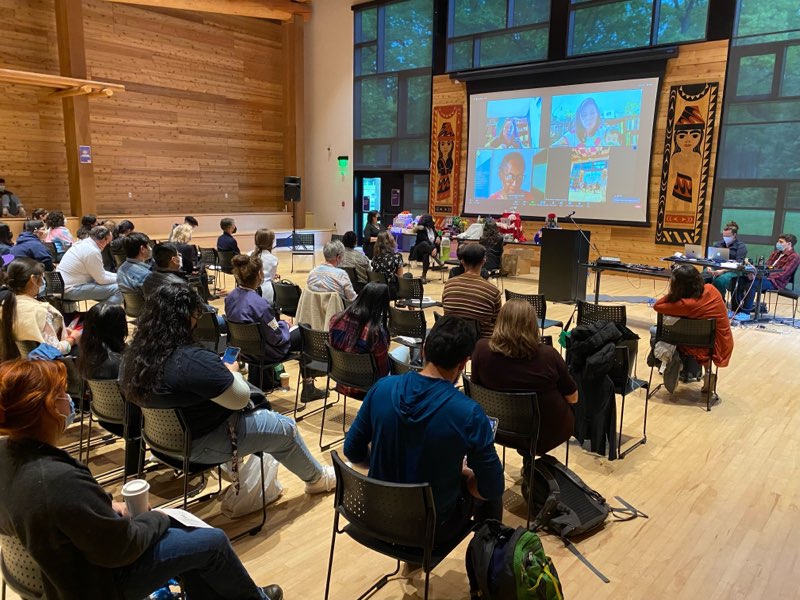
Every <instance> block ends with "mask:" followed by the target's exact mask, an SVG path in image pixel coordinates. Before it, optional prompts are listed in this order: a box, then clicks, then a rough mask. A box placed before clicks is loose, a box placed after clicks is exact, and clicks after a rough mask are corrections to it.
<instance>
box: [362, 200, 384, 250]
mask: <svg viewBox="0 0 800 600" xmlns="http://www.w3.org/2000/svg"><path fill="white" fill-rule="evenodd" d="M380 219H381V213H380V211H377V210H371V211H369V213H367V224H366V226H365V227H364V241H363V242H362V244H361V249H362V250H364V254H365V255H366V256H367V258H370V259H371V258H372V250H373V248H375V242H377V241H378V234H379V233H380V232H381V231H386V227H384V226H383V225H382V224H381V223H379V222H378V221H380Z"/></svg>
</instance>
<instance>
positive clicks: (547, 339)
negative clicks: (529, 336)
mask: <svg viewBox="0 0 800 600" xmlns="http://www.w3.org/2000/svg"><path fill="white" fill-rule="evenodd" d="M539 342H541V343H542V344H544V345H545V346H550V347H551V348H552V347H553V336H552V335H543V336H542V337H540V338H539Z"/></svg>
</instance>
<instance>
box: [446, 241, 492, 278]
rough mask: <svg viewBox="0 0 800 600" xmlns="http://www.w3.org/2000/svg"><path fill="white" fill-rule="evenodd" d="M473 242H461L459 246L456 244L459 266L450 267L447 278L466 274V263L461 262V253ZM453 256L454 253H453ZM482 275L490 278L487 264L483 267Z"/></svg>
mask: <svg viewBox="0 0 800 600" xmlns="http://www.w3.org/2000/svg"><path fill="white" fill-rule="evenodd" d="M470 243H471V242H467V243H465V242H459V243H458V246H456V259H458V261H459V264H458V266H455V267H453V268H452V269H450V272H449V273H448V274H447V278H448V279H450V278H452V277H458V276H459V275H463V274H464V265H462V264H461V255H462V254H463V253H464V250H465V249H466V247H467V246H469V244H470ZM451 256H452V255H451ZM481 277H483V278H484V279H489V271H488V270H487V269H486V265H484V266H483V267H482V268H481Z"/></svg>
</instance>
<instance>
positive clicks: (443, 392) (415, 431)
mask: <svg viewBox="0 0 800 600" xmlns="http://www.w3.org/2000/svg"><path fill="white" fill-rule="evenodd" d="M475 343H476V332H475V329H474V327H473V326H472V325H470V324H469V323H468V322H467V321H466V320H464V319H462V318H460V317H454V316H447V315H445V316H444V317H442V318H440V319H439V320H438V321H437V322H436V323H435V324H434V326H433V329H431V331H430V333H429V334H428V336H427V337H426V338H425V347H424V350H423V353H424V357H425V361H426V362H425V367H424V368H423V369H422V371H420V372H419V373H417V372H414V371H411V372H409V373H406V374H405V375H398V376H393V377H384V378H383V379H381V380H379V381H378V382H377V383H376V384H375V385H374V386H372V388H371V389H370V391H369V393H368V394H367V396H366V398H364V402H363V403H362V404H361V408H360V409H359V411H358V415H357V416H356V418H355V420H354V421H353V424H352V425H351V426H350V430H349V431H348V433H347V437H346V438H345V443H344V454H345V456H346V457H347V458H348V459H349V460H351V461H352V462H353V463H356V464H368V465H369V476H370V477H373V478H375V479H379V480H381V481H390V482H393V483H422V482H428V483H430V484H431V487H432V488H433V502H434V505H435V506H436V517H437V523H436V536H437V542H445V541H447V539H448V535H452V533H453V532H457V531H461V525H462V524H463V523H464V522H466V521H470V520H472V519H475V520H477V521H481V520H484V519H498V520H500V519H501V518H502V512H503V491H504V488H505V481H504V478H503V467H502V465H501V464H500V459H499V458H498V456H497V452H496V450H495V446H494V435H493V433H492V427H491V425H490V423H489V420H488V418H487V417H486V413H484V411H483V409H482V408H481V407H480V405H478V404H477V403H476V402H474V401H473V400H472V399H470V398H468V397H467V396H465V395H464V394H463V393H462V392H460V391H459V390H458V388H456V386H455V383H456V382H457V381H458V378H459V377H460V376H461V372H462V371H463V370H464V367H465V365H466V364H467V361H468V360H469V358H470V356H471V355H472V351H473V349H474V348H475ZM465 456H466V461H465V459H464V457H465Z"/></svg>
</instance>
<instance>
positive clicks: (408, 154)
mask: <svg viewBox="0 0 800 600" xmlns="http://www.w3.org/2000/svg"><path fill="white" fill-rule="evenodd" d="M398 154H399V155H400V156H399V157H398V159H397V161H396V162H395V165H396V166H400V167H403V168H407V169H409V168H420V169H427V168H428V167H429V166H430V140H429V139H427V138H426V139H422V140H400V141H399V142H398Z"/></svg>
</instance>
